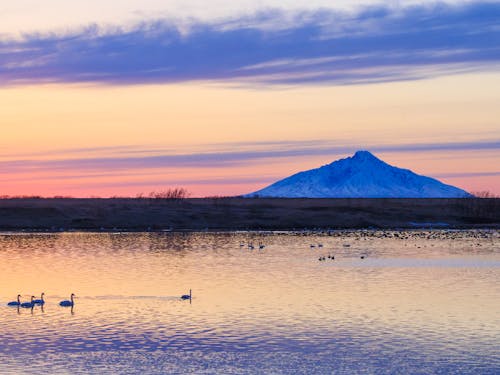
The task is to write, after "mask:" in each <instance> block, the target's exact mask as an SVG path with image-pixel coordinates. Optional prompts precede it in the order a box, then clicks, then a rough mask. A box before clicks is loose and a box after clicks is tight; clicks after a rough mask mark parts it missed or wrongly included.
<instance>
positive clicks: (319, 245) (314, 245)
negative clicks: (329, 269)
mask: <svg viewBox="0 0 500 375" xmlns="http://www.w3.org/2000/svg"><path fill="white" fill-rule="evenodd" d="M245 246H246V247H248V249H249V250H253V249H255V248H258V249H260V250H262V249H264V248H265V247H266V245H264V244H263V243H262V242H260V241H259V243H258V245H257V246H255V245H254V244H253V242H248V243H245V242H244V241H241V242H240V248H242V247H245ZM342 246H343V247H350V246H351V245H350V244H343V245H342ZM309 247H310V248H311V249H315V248H319V249H321V248H322V247H323V244H322V243H320V242H318V243H312V244H310V245H309ZM365 258H366V255H361V256H360V257H359V259H365ZM327 259H330V260H335V255H332V254H328V256H324V255H322V256H320V257H319V258H318V260H319V261H320V262H322V261H326V260H327Z"/></svg>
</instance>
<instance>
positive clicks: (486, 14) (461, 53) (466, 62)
mask: <svg viewBox="0 0 500 375" xmlns="http://www.w3.org/2000/svg"><path fill="white" fill-rule="evenodd" d="M499 20H500V4H499V3H497V2H473V3H466V4H465V5H447V4H444V3H438V4H436V3H433V4H432V5H415V6H410V7H404V8H400V7H387V6H378V7H368V8H364V9H362V10H359V11H357V12H345V11H343V12H341V11H333V10H326V9H323V10H318V11H315V12H312V11H304V12H296V11H295V12H289V13H287V12H284V11H276V10H268V11H263V12H259V13H257V14H254V15H251V16H245V17H238V18H234V19H226V20H223V21H220V22H218V23H215V22H212V23H204V22H197V21H193V22H190V23H187V24H186V23H183V24H182V25H181V24H179V23H176V22H174V21H167V20H157V21H151V22H144V23H142V24H140V25H136V26H134V27H121V28H119V27H116V28H109V27H108V28H106V27H99V26H91V27H87V28H84V29H82V30H79V31H74V32H66V33H62V34H61V33H52V34H29V35H25V36H24V37H23V38H22V39H10V40H6V39H4V40H3V41H0V83H1V84H3V85H14V84H25V83H29V84H32V83H44V82H50V83H53V82H95V83H104V84H141V83H174V82H185V81H199V80H202V81H231V82H244V83H248V84H257V85H262V84H265V85H272V84H284V85H287V84H302V83H310V84H311V83H313V84H323V83H329V84H358V83H370V82H385V81H396V80H409V79H420V78H427V77H434V76H439V75H444V74H450V73H459V72H468V71H476V70H487V69H497V68H498V66H499V65H500V64H499V63H500V47H499V46H500V27H499V26H498V25H499Z"/></svg>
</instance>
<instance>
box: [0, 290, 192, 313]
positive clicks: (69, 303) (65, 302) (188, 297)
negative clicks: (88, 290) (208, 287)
mask: <svg viewBox="0 0 500 375" xmlns="http://www.w3.org/2000/svg"><path fill="white" fill-rule="evenodd" d="M44 296H45V293H42V294H41V295H40V298H39V299H37V298H36V297H35V296H31V300H30V301H29V302H21V295H20V294H18V295H17V299H16V300H15V301H11V302H9V303H7V306H12V307H22V308H25V309H32V308H34V307H35V306H44V305H45V299H44V298H43V297H44ZM75 297H76V296H75V294H74V293H71V296H70V299H69V300H63V301H61V302H59V306H61V307H73V306H75ZM180 298H181V299H182V300H189V301H191V299H192V298H193V291H192V290H191V289H189V294H183V295H182V296H181V297H180Z"/></svg>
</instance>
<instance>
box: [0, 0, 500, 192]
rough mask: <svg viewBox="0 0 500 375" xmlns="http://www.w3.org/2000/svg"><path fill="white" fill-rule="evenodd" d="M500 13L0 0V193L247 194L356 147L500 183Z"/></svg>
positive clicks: (347, 5)
mask: <svg viewBox="0 0 500 375" xmlns="http://www.w3.org/2000/svg"><path fill="white" fill-rule="evenodd" d="M207 4H208V5H207ZM499 25H500V2H498V1H446V2H435V1H385V2H378V1H332V0H329V1H326V0H325V1H323V0H309V1H302V0H293V1H291V0H281V1H278V0H268V1H255V0H254V1H250V0H248V1H247V0H233V1H231V2H228V1H207V0H205V1H202V0H173V1H164V0H163V1H160V0H141V1H137V0H122V1H119V2H118V1H114V2H111V1H102V0H100V1H97V0H86V1H81V0H75V1H71V2H68V1H66V0H47V1H44V2H40V1H34V0H18V1H16V2H2V4H0V129H1V131H2V136H1V137H0V170H1V171H2V173H1V174H0V180H1V181H0V195H42V196H54V195H63V196H81V197H90V196H102V197H107V196H135V195H136V194H140V193H143V194H148V193H149V192H150V191H154V190H155V191H158V190H164V189H168V188H172V187H185V188H187V189H188V190H189V191H190V192H191V194H192V196H215V195H220V196H225V195H237V194H244V193H249V192H252V191H255V190H258V189H260V188H263V187H264V186H266V185H268V184H270V183H272V182H274V181H276V180H278V179H281V178H283V177H286V176H289V175H291V174H293V173H296V172H298V171H301V170H306V169H311V168H315V167H319V166H321V165H324V164H327V163H330V162H332V161H333V160H336V159H338V158H342V157H347V156H349V155H351V154H352V153H354V152H355V151H356V150H360V149H365V150H369V151H372V152H373V153H374V154H375V155H376V156H378V157H380V158H381V159H383V160H384V161H386V162H388V163H390V164H393V165H396V166H398V167H401V168H408V169H411V170H413V171H414V172H416V173H419V174H423V175H427V176H431V177H435V178H438V179H440V180H441V181H443V182H445V183H449V184H453V185H455V186H458V187H460V188H463V189H465V190H468V191H472V192H474V191H490V192H492V193H494V194H500V123H499V121H500V105H499V103H500V69H499V68H500V26H499Z"/></svg>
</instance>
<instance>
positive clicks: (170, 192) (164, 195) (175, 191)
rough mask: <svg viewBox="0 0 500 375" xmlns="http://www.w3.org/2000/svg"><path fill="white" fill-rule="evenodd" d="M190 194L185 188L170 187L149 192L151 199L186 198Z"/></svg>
mask: <svg viewBox="0 0 500 375" xmlns="http://www.w3.org/2000/svg"><path fill="white" fill-rule="evenodd" d="M189 196H190V193H189V191H188V190H187V189H185V188H170V189H167V190H160V191H152V192H150V193H149V194H148V197H149V198H150V199H170V200H177V199H186V198H188V197H189Z"/></svg>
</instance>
